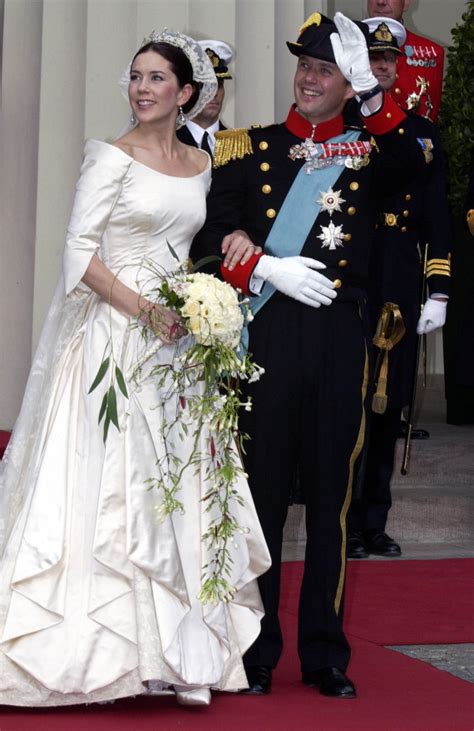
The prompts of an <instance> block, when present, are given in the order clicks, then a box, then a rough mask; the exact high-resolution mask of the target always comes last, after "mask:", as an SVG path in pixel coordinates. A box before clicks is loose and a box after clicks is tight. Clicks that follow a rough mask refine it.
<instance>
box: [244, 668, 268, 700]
mask: <svg viewBox="0 0 474 731" xmlns="http://www.w3.org/2000/svg"><path fill="white" fill-rule="evenodd" d="M245 673H246V675H247V681H248V684H249V687H248V688H243V689H242V690H241V691H240V692H241V693H245V694H246V695H268V693H270V691H271V689H272V669H271V668H269V667H267V665H253V666H252V667H249V668H245Z"/></svg>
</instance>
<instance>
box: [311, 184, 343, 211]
mask: <svg viewBox="0 0 474 731" xmlns="http://www.w3.org/2000/svg"><path fill="white" fill-rule="evenodd" d="M345 202H346V201H345V198H341V191H340V190H333V189H332V188H329V190H327V191H323V190H322V191H321V193H320V196H319V198H318V200H317V203H319V204H320V205H321V208H322V210H323V211H327V212H328V213H329V215H330V216H332V214H333V213H334V211H341V203H345Z"/></svg>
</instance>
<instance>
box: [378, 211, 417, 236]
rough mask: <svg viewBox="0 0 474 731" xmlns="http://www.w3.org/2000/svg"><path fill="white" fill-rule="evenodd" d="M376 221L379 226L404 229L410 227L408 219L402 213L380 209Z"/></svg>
mask: <svg viewBox="0 0 474 731" xmlns="http://www.w3.org/2000/svg"><path fill="white" fill-rule="evenodd" d="M377 222H378V224H379V226H381V227H387V228H403V230H404V231H406V230H407V229H408V228H411V226H410V221H409V219H408V218H407V217H405V216H404V215H403V213H391V212H389V211H382V212H381V213H379V215H378V218H377Z"/></svg>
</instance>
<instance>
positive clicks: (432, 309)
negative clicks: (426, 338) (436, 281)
mask: <svg viewBox="0 0 474 731" xmlns="http://www.w3.org/2000/svg"><path fill="white" fill-rule="evenodd" d="M447 305H448V303H447V302H443V301H442V300H434V299H431V297H429V298H428V299H427V300H426V302H425V304H424V307H423V312H422V313H421V315H420V319H419V320H418V325H417V326H416V332H417V333H418V335H426V333H430V332H433V330H436V329H437V328H438V327H443V325H444V323H445V322H446V307H447Z"/></svg>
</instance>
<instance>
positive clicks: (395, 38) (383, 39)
mask: <svg viewBox="0 0 474 731" xmlns="http://www.w3.org/2000/svg"><path fill="white" fill-rule="evenodd" d="M364 23H365V25H367V26H368V28H369V33H370V35H369V43H368V46H369V51H370V52H371V53H382V52H383V51H394V52H395V53H399V54H402V53H403V51H402V50H401V46H403V44H404V43H405V41H406V37H407V32H406V30H405V26H404V25H403V24H402V23H399V22H398V20H394V19H393V18H382V17H378V18H367V19H366V20H364Z"/></svg>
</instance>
